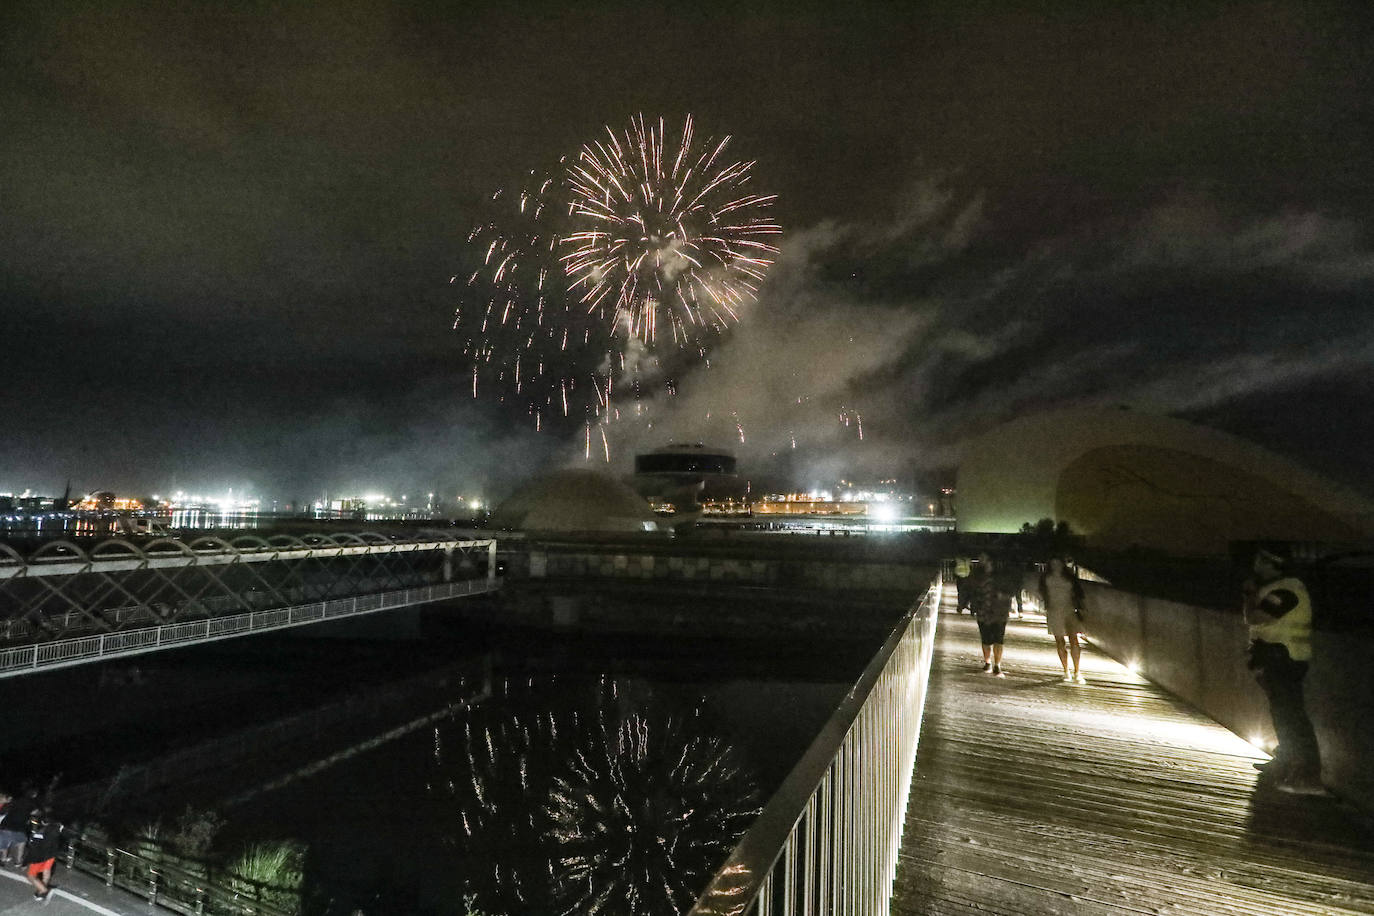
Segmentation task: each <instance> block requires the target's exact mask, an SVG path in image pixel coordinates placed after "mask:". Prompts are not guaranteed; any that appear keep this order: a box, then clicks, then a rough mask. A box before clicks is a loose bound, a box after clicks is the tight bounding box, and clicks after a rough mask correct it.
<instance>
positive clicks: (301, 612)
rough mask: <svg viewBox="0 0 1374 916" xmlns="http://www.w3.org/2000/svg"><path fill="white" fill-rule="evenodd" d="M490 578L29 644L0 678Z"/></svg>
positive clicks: (395, 603)
mask: <svg viewBox="0 0 1374 916" xmlns="http://www.w3.org/2000/svg"><path fill="white" fill-rule="evenodd" d="M495 588H496V583H495V582H494V581H493V579H492V577H490V576H488V577H484V578H479V579H459V580H457V581H454V582H440V583H436V584H434V585H424V586H420V587H418V588H402V589H395V590H394V591H389V592H380V593H375V594H371V595H360V596H357V597H352V598H335V599H332V600H330V601H315V602H311V603H310V604H299V605H293V606H290V607H283V608H273V609H271V610H263V611H249V612H246V613H242V614H233V615H229V616H225V617H203V618H201V619H199V620H192V621H186V622H183V623H171V624H164V625H161V626H156V627H140V628H138V629H130V630H119V631H117V632H115V633H105V634H101V635H95V636H79V637H76V638H72V639H55V640H51V641H49V642H42V643H36V644H34V645H29V646H18V647H15V648H11V649H4V650H0V678H5V677H10V676H12V675H16V674H27V673H30V672H32V671H36V670H47V669H49V668H64V667H67V666H69V665H78V664H85V663H88V662H92V661H96V660H99V659H104V658H113V657H116V656H128V655H139V654H142V653H144V652H156V651H158V650H161V649H170V648H173V647H176V646H181V645H186V644H188V643H206V642H215V641H218V640H221V639H232V638H234V637H237V636H247V635H249V634H250V633H265V632H268V631H269V630H283V629H286V628H288V627H298V626H305V625H307V624H312V623H319V622H320V621H322V620H333V619H335V618H339V617H357V616H361V615H363V614H372V613H375V612H377V611H385V610H391V609H393V608H399V607H407V606H409V605H413V604H425V603H428V602H432V601H443V600H445V599H448V598H456V597H458V596H461V595H474V594H479V593H481V592H487V591H492V590H494V589H495Z"/></svg>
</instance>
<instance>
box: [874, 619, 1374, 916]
mask: <svg viewBox="0 0 1374 916" xmlns="http://www.w3.org/2000/svg"><path fill="white" fill-rule="evenodd" d="M1004 661H1005V662H1006V664H1005V668H1006V670H1007V672H1008V677H1006V678H993V677H990V676H988V675H985V674H983V673H982V672H981V670H980V669H981V663H982V657H981V652H980V650H979V648H978V637H977V630H976V628H975V627H974V625H973V622H972V620H970V619H969V618H968V617H961V616H957V615H951V614H946V615H944V616H943V617H942V618H941V621H940V630H939V639H938V645H937V647H936V655H935V661H934V667H933V669H932V673H931V684H930V693H929V698H928V700H927V709H926V713H925V720H924V724H923V727H922V735H921V746H920V753H919V756H918V760H917V765H916V771H915V774H914V777H913V781H912V789H911V796H910V803H909V806H908V810H907V818H906V824H905V830H904V834H903V838H902V849H901V853H900V858H899V864H898V869H897V881H896V886H895V888H894V899H893V904H892V909H891V912H892V913H893V914H895V916H907V914H935V916H945V914H956V913H990V914H992V913H1005V914H1008V916H1012V914H1015V916H1026V914H1037V913H1046V914H1060V913H1062V914H1089V916H1122V914H1136V913H1153V914H1171V916H1172V914H1197V916H1216V914H1223V913H1224V914H1237V916H1289V914H1292V916H1319V914H1322V916H1340V914H1366V916H1370V914H1374V829H1372V828H1371V826H1370V825H1369V823H1368V822H1367V821H1365V820H1364V819H1362V818H1361V817H1360V816H1359V815H1358V814H1356V813H1355V812H1354V811H1353V810H1352V809H1350V808H1348V807H1346V806H1343V805H1341V804H1340V803H1339V802H1337V801H1336V800H1334V799H1320V798H1304V797H1292V796H1287V795H1283V794H1282V793H1278V792H1276V791H1275V790H1274V789H1272V787H1269V786H1268V785H1266V784H1265V783H1264V782H1263V781H1262V780H1261V779H1260V778H1259V777H1258V774H1257V773H1256V772H1255V770H1254V768H1253V767H1252V765H1251V764H1252V763H1253V762H1254V761H1256V760H1259V759H1262V757H1263V755H1261V754H1260V753H1259V752H1258V751H1255V750H1254V749H1253V748H1250V747H1249V746H1248V745H1246V744H1245V743H1244V742H1242V741H1240V739H1238V738H1236V737H1235V736H1234V735H1232V734H1230V733H1229V732H1227V731H1226V730H1225V729H1223V728H1222V727H1221V726H1219V725H1217V724H1216V723H1214V722H1212V721H1211V720H1209V719H1207V718H1205V717H1203V716H1202V715H1200V714H1199V713H1196V712H1194V711H1193V710H1191V709H1190V708H1189V707H1187V706H1185V705H1184V704H1182V703H1180V702H1178V701H1176V700H1174V699H1173V698H1171V697H1169V696H1168V695H1167V694H1165V693H1163V692H1162V691H1160V690H1159V689H1157V688H1155V687H1154V686H1152V685H1150V684H1148V683H1146V682H1144V681H1143V680H1141V679H1140V678H1138V677H1136V676H1135V675H1133V674H1131V673H1130V672H1129V671H1127V670H1126V669H1124V668H1122V667H1121V666H1119V665H1117V664H1116V663H1115V662H1113V661H1112V660H1111V659H1108V658H1106V657H1105V656H1103V655H1101V654H1100V653H1097V652H1094V651H1093V650H1091V648H1088V649H1085V652H1084V670H1085V673H1086V674H1087V676H1088V679H1089V683H1088V684H1087V685H1072V684H1063V683H1061V682H1060V679H1059V663H1058V659H1057V658H1056V657H1055V653H1054V647H1053V642H1052V641H1051V640H1050V639H1049V637H1048V635H1047V634H1046V633H1045V631H1044V628H1043V624H1041V625H1038V626H1037V625H1036V624H1034V623H1024V622H1023V623H1017V622H1013V624H1012V626H1011V627H1010V628H1009V630H1008V635H1007V649H1006V657H1005V659H1004Z"/></svg>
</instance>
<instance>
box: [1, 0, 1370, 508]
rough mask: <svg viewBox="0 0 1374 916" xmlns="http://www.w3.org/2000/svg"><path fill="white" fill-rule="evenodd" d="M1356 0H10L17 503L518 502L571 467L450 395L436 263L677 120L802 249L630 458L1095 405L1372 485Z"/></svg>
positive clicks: (568, 450)
mask: <svg viewBox="0 0 1374 916" xmlns="http://www.w3.org/2000/svg"><path fill="white" fill-rule="evenodd" d="M1107 7H1109V9H1104V8H1107ZM1361 7H1363V4H1335V3H1332V4H1322V3H1263V4H1235V3H1231V4H1207V3H1201V2H1188V3H1176V4H1169V3H1161V2H1151V3H1141V4H1128V3H1123V4H1101V3H1081V4H1079V3H1068V2H1054V3H1043V4H1014V5H1013V4H997V3H977V2H969V0H961V2H955V3H949V4H929V5H925V6H918V5H916V4H882V5H862V4H859V5H849V4H844V5H841V4H835V5H833V8H832V5H830V4H800V3H777V4H771V3H754V4H728V5H713V4H710V3H693V4H654V3H634V4H624V5H617V4H609V3H584V4H565V5H561V6H546V5H536V4H523V5H522V4H514V3H502V4H490V5H485V6H483V5H478V4H459V3H452V4H430V5H420V4H410V5H408V4H400V3H396V4H390V3H386V4H383V3H368V2H359V3H349V4H304V3H302V4H275V3H259V4H255V3H235V4H221V5H215V6H212V5H209V4H204V5H200V4H184V3H166V4H147V3H136V4H130V3H118V2H109V0H101V2H93V3H86V4H78V3H62V2H52V0H42V2H34V3H22V2H21V3H16V2H10V3H7V4H5V6H4V11H3V12H2V13H0V115H2V116H3V129H2V130H0V318H3V324H2V325H0V328H3V335H4V337H3V341H4V348H3V354H4V356H3V359H4V369H5V372H4V380H3V384H2V385H0V405H3V414H0V417H3V420H2V421H0V430H3V434H0V491H4V490H11V489H14V490H19V489H23V488H25V487H33V488H35V489H38V490H40V491H46V492H53V491H59V492H60V490H61V488H62V486H63V484H64V483H65V481H66V479H67V478H69V477H70V478H72V480H73V482H74V485H75V487H76V488H77V489H78V490H91V489H97V488H111V489H117V490H121V491H140V492H147V491H151V490H156V489H170V488H172V487H180V488H183V489H187V490H191V489H196V488H202V489H211V488H213V489H215V490H216V491H219V490H221V489H222V488H223V487H224V486H226V485H227V486H234V487H235V488H236V490H242V489H245V488H246V489H250V490H251V491H253V492H254V493H257V494H259V495H262V496H265V497H268V498H280V499H299V498H314V497H316V496H318V495H320V494H321V493H322V492H323V491H325V490H326V489H328V490H330V491H333V492H340V491H342V490H346V489H349V488H357V489H369V490H384V491H390V492H392V493H402V492H406V491H408V490H409V491H411V492H416V491H422V490H433V489H436V488H439V489H440V490H442V491H450V490H451V491H452V492H457V491H458V490H459V489H464V490H470V489H472V488H480V489H483V490H486V491H489V492H492V493H499V491H500V490H501V489H502V488H503V487H508V486H510V484H511V483H512V482H513V481H514V480H516V479H518V478H519V477H520V476H521V475H524V474H528V473H531V472H533V471H534V470H536V469H537V468H539V467H540V466H546V465H549V464H553V463H564V462H569V461H581V460H582V454H583V447H584V434H583V433H582V432H574V434H569V435H561V436H560V435H551V434H548V433H545V434H542V435H537V436H536V435H535V434H534V433H533V431H532V429H531V428H530V425H529V424H528V423H527V422H526V418H525V417H523V416H521V415H518V414H514V415H513V414H512V413H511V412H509V411H506V410H503V406H502V405H501V404H499V403H495V402H494V401H493V400H490V399H481V398H479V399H478V400H476V401H474V400H473V398H472V396H471V390H470V385H468V387H465V381H466V379H467V377H468V373H469V371H470V370H469V367H468V366H467V364H466V363H465V361H464V358H463V356H462V354H461V352H460V351H459V347H458V341H457V339H456V335H455V334H454V332H453V331H452V330H451V325H452V319H453V312H454V308H455V306H456V305H457V304H458V302H457V292H456V290H455V288H454V287H453V286H451V285H450V283H449V280H450V277H452V276H453V275H454V274H455V273H456V272H458V271H459V270H460V269H461V266H462V264H463V263H464V259H465V258H466V257H470V253H465V252H464V245H465V240H466V237H467V233H468V231H469V229H470V228H471V227H472V225H473V224H474V221H475V220H476V219H477V218H478V214H479V212H480V211H481V208H482V207H483V206H484V204H485V202H486V201H487V199H488V198H489V196H490V195H491V193H492V192H493V191H494V190H495V189H497V188H500V187H504V186H507V185H509V184H510V183H511V182H512V181H518V180H519V178H520V176H521V175H522V174H524V173H525V172H527V171H528V170H529V169H540V168H550V167H552V166H553V165H554V164H555V163H556V162H557V160H558V157H559V156H561V155H566V154H571V153H575V152H576V150H577V149H578V147H579V146H580V145H581V144H582V143H584V142H586V141H588V140H589V139H592V138H594V137H596V136H597V135H598V134H599V133H600V132H601V131H602V130H603V125H606V124H612V125H616V126H621V125H623V124H624V123H625V122H626V120H627V118H628V117H629V116H630V115H632V114H635V113H637V112H643V113H645V114H646V115H648V116H650V117H657V116H659V115H662V116H665V117H667V118H669V119H673V120H680V119H681V117H682V116H683V115H684V114H686V113H688V112H691V113H692V114H693V115H694V116H695V118H696V120H697V123H698V125H699V127H700V129H701V130H702V131H703V132H706V133H710V134H714V135H723V134H730V135H732V136H733V138H734V139H733V141H732V145H731V150H732V152H733V153H734V154H735V155H737V156H740V157H743V158H747V159H752V160H756V162H757V164H756V166H755V167H754V175H755V178H754V180H755V182H756V184H757V190H759V191H766V192H771V193H776V194H778V195H779V201H778V204H777V206H776V215H777V217H778V219H779V221H780V222H781V223H782V225H783V226H784V227H785V229H786V234H785V235H784V236H783V237H782V240H781V242H780V246H781V249H782V251H781V254H780V255H779V257H778V260H777V263H776V264H775V265H774V267H773V269H772V271H771V273H770V274H769V277H768V280H767V282H766V284H765V286H764V288H763V291H762V294H761V296H760V298H759V301H758V302H757V303H756V304H755V305H753V306H752V307H751V308H750V309H749V310H748V311H747V313H746V314H745V315H744V316H743V320H742V321H741V323H740V324H739V326H738V327H737V328H735V329H734V330H733V332H732V333H731V334H730V336H729V338H728V339H727V340H726V341H725V342H724V343H722V344H721V345H720V346H719V347H718V348H717V349H716V351H715V352H714V353H713V354H712V356H711V360H710V365H709V368H708V367H707V366H705V365H704V364H703V365H700V366H698V367H697V368H695V369H694V370H692V371H690V372H688V373H686V374H684V375H683V376H682V377H681V378H679V379H678V380H677V386H676V390H677V393H676V395H674V396H672V397H669V396H667V395H666V394H665V393H662V392H657V391H655V392H646V393H645V395H644V398H643V401H642V403H641V409H642V412H643V416H642V417H641V418H640V419H638V420H634V421H625V422H623V423H621V424H618V425H616V426H614V427H613V428H610V429H608V440H609V442H610V445H611V447H612V457H613V462H612V465H611V466H612V468H613V469H615V470H617V471H623V470H625V469H626V468H627V467H628V460H629V457H630V456H631V455H632V454H633V452H634V450H635V449H636V448H642V447H646V446H650V445H657V444H661V443H662V442H664V441H666V440H667V439H668V438H669V437H677V438H679V439H683V438H691V439H695V438H702V439H704V440H706V441H711V442H716V443H721V444H726V445H729V446H732V447H733V448H734V449H735V450H736V451H737V453H738V454H739V456H740V458H741V465H742V469H743V470H744V471H745V473H755V472H758V473H760V474H762V473H764V472H766V471H772V472H776V473H785V472H791V473H792V474H794V475H795V476H796V478H797V480H796V482H797V483H799V484H807V483H811V482H818V483H819V482H824V481H827V480H828V479H829V478H830V477H834V476H838V475H842V474H848V475H860V476H862V475H870V476H880V475H881V476H885V475H887V474H890V473H903V474H905V473H908V472H909V471H910V470H911V469H913V468H938V467H942V466H948V465H950V464H952V463H954V462H955V461H956V460H957V455H958V448H959V443H960V442H961V441H963V440H964V439H965V438H966V437H967V436H968V435H970V434H972V433H976V432H979V431H981V430H983V429H986V428H987V427H988V426H990V425H992V424H995V423H997V422H1000V421H1002V420H1005V419H1008V418H1010V417H1013V416H1016V415H1018V414H1021V413H1025V412H1028V411H1033V410H1039V409H1044V408H1049V407H1054V406H1061V405H1068V404H1097V405H1123V406H1129V407H1132V408H1135V409H1141V410H1152V411H1160V412H1167V413H1171V414H1174V415H1177V416H1182V417H1185V418H1189V419H1193V420H1197V421H1200V422H1204V423H1207V424H1209V425H1212V426H1215V427H1218V428H1221V429H1223V430H1226V431H1229V432H1232V433H1235V434H1238V435H1241V436H1245V437H1247V438H1250V439H1252V440H1254V441H1256V442H1259V443H1261V444H1263V445H1266V446H1268V447H1269V448H1272V449H1274V450H1275V451H1278V452H1280V453H1283V454H1286V455H1288V456H1290V457H1293V458H1296V459H1298V460H1299V461H1301V462H1303V463H1306V464H1308V465H1309V466H1311V467H1313V468H1314V469H1316V470H1319V471H1323V472H1325V473H1327V474H1329V475H1331V476H1332V477H1335V478H1337V479H1339V480H1341V481H1343V482H1346V483H1349V484H1353V485H1355V486H1356V487H1357V488H1361V489H1363V490H1365V491H1366V492H1369V491H1370V490H1374V483H1371V481H1374V459H1371V457H1370V456H1371V454H1374V422H1371V420H1370V417H1371V409H1374V372H1371V371H1370V370H1371V366H1372V364H1374V311H1372V310H1371V304H1374V303H1371V294H1372V293H1374V215H1372V214H1374V207H1371V204H1374V79H1372V78H1371V77H1372V76H1374V74H1371V67H1372V66H1374V63H1371V62H1374V16H1371V15H1370V14H1369V13H1366V12H1363V11H1361V9H1360V8H1361ZM859 418H862V426H863V438H862V439H860V438H859V436H858V426H859ZM741 430H742V431H743V437H744V441H743V442H741V441H740V436H741ZM794 443H795V447H794ZM598 448H599V444H598ZM593 457H594V458H596V459H597V460H598V461H601V460H603V459H602V456H601V455H599V454H597V453H594V455H593Z"/></svg>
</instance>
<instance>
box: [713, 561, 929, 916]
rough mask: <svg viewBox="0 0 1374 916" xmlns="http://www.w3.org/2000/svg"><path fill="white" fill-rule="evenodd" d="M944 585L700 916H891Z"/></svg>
mask: <svg viewBox="0 0 1374 916" xmlns="http://www.w3.org/2000/svg"><path fill="white" fill-rule="evenodd" d="M941 584H942V582H941V580H940V579H939V578H937V579H936V580H935V582H934V583H932V585H931V587H930V590H929V591H928V592H927V593H926V595H925V597H924V598H923V599H922V600H921V602H920V604H919V605H918V606H917V607H915V608H914V609H912V610H911V611H909V612H908V613H907V615H906V616H905V617H904V618H903V619H902V622H901V623H900V624H899V625H898V626H897V628H896V629H895V630H894V631H893V633H892V635H891V636H890V637H888V639H887V641H886V642H885V643H884V644H883V647H882V649H880V650H879V652H878V654H877V655H876V656H874V657H873V660H872V661H871V662H869V664H868V667H867V668H865V669H864V672H863V674H862V675H861V676H860V677H859V680H858V682H857V683H856V684H855V685H854V687H853V689H852V690H851V691H850V692H849V694H848V695H847V696H846V697H845V699H844V701H843V702H841V704H840V706H839V708H838V709H836V710H835V713H834V714H833V715H832V716H831V717H830V720H829V721H828V722H827V723H826V724H825V727H824V728H822V729H821V732H820V734H819V736H818V737H817V738H816V740H815V741H814V742H813V743H812V744H811V747H810V748H809V749H808V750H807V752H806V754H805V755H804V756H803V757H802V759H801V761H800V762H799V763H798V764H797V765H796V767H794V768H793V770H792V772H791V774H790V775H788V777H787V779H786V780H785V781H784V782H783V784H782V786H781V787H780V788H779V789H778V791H777V792H776V793H775V794H774V795H773V797H772V799H771V800H770V801H769V802H768V804H767V806H766V807H765V808H764V809H763V812H762V814H760V815H759V818H758V820H757V821H755V823H754V825H753V826H752V827H751V828H750V829H749V831H748V832H747V833H746V834H745V835H744V836H743V838H741V839H740V841H739V843H738V845H736V847H735V849H734V852H732V853H731V855H730V858H729V859H727V860H726V862H725V865H724V866H722V867H721V869H720V871H719V872H717V873H716V875H715V877H714V878H713V879H712V880H711V883H710V884H709V885H708V886H707V888H706V890H705V892H704V893H703V894H702V895H701V897H700V898H698V900H697V902H696V905H695V906H694V907H693V908H692V909H691V911H690V912H689V916H743V914H758V916H775V914H777V916H794V914H804V916H812V914H816V916H820V914H831V913H845V914H855V916H868V914H873V916H877V914H886V913H887V911H888V904H889V902H890V901H891V898H892V882H893V879H894V877H895V875H896V870H897V850H898V847H899V845H900V843H901V835H902V822H903V819H904V817H905V814H906V802H907V795H908V793H909V791H910V788H911V774H912V769H913V767H914V766H915V763H916V744H917V740H918V739H919V737H920V731H921V714H922V712H923V710H924V708H925V696H926V685H927V683H928V681H929V678H930V661H931V654H932V652H933V649H934V642H935V625H936V620H937V616H938V612H939V596H940V591H941Z"/></svg>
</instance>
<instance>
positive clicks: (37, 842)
mask: <svg viewBox="0 0 1374 916" xmlns="http://www.w3.org/2000/svg"><path fill="white" fill-rule="evenodd" d="M61 845H62V825H61V824H57V823H54V822H53V821H52V819H51V818H49V817H48V813H47V812H46V811H44V810H41V809H40V810H38V811H35V812H34V815H33V817H32V818H30V819H29V842H28V845H27V846H25V847H24V864H25V865H26V866H27V869H26V874H27V875H28V879H29V883H30V884H32V885H33V899H34V900H37V901H40V902H41V903H47V902H48V900H49V899H51V897H50V895H51V894H52V869H53V865H55V864H56V863H57V853H58V850H59V848H60V847H61Z"/></svg>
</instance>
